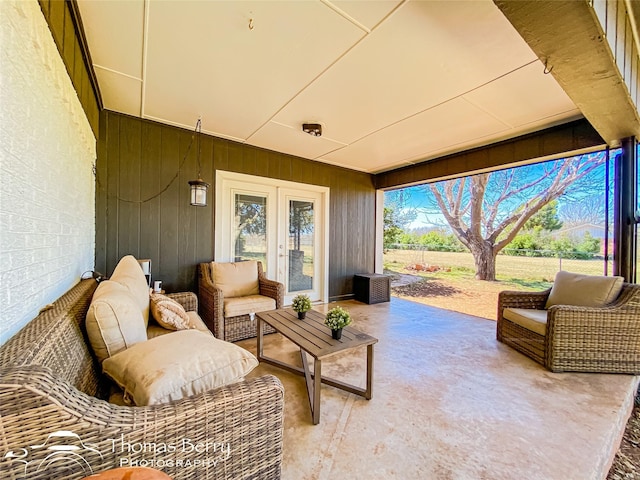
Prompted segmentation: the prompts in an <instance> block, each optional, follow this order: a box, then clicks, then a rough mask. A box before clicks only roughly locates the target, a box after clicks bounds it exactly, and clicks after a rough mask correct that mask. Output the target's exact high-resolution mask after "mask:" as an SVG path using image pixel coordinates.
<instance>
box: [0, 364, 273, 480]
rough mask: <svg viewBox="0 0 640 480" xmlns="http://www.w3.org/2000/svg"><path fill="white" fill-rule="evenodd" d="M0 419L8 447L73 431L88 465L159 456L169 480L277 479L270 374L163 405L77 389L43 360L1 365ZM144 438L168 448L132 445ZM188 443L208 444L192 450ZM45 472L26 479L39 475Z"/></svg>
mask: <svg viewBox="0 0 640 480" xmlns="http://www.w3.org/2000/svg"><path fill="white" fill-rule="evenodd" d="M0 419H1V425H2V430H3V437H4V440H5V441H6V442H5V443H4V445H5V447H7V448H9V449H13V450H17V449H19V448H29V446H30V445H40V444H42V443H43V442H45V441H46V439H47V435H48V434H50V433H53V432H57V431H61V430H64V431H71V432H73V433H74V434H76V435H78V436H79V437H80V438H81V439H82V441H83V443H84V444H92V446H94V447H95V448H96V449H97V450H98V451H99V452H100V454H101V455H95V457H94V456H92V457H91V458H90V459H89V458H86V460H87V461H88V462H89V463H90V465H91V468H92V469H93V470H94V471H101V470H106V469H109V468H114V467H117V466H127V465H131V463H127V464H125V465H121V464H120V463H121V461H122V460H123V459H124V460H125V461H126V462H142V461H145V460H146V461H147V462H151V461H160V460H162V462H163V465H162V470H163V471H164V472H165V473H167V474H168V475H169V476H171V477H172V478H173V479H174V480H184V479H196V478H197V479H207V480H212V479H215V480H217V479H227V478H249V477H250V478H280V468H281V461H282V434H283V419H284V389H283V387H282V384H281V383H280V381H279V380H278V379H277V378H276V377H274V376H272V375H265V376H263V377H259V378H253V379H250V380H246V381H243V382H239V383H236V384H233V385H229V386H226V387H221V388H218V389H215V390H211V391H209V392H206V393H203V394H200V395H195V396H192V397H189V398H186V399H184V400H181V401H177V402H172V403H168V404H163V405H155V406H149V407H121V406H116V405H112V404H110V403H107V402H105V401H103V400H99V399H97V398H94V397H91V396H88V395H86V394H84V393H82V392H80V391H78V390H77V389H75V388H74V387H73V386H71V385H69V384H68V383H66V382H64V381H61V380H57V379H55V378H53V377H52V375H51V373H50V372H49V371H48V370H47V369H46V368H44V367H41V366H28V367H22V368H18V367H13V368H6V369H3V370H0ZM144 443H147V444H155V445H156V446H157V445H163V446H165V447H166V446H170V445H172V446H173V447H170V448H164V451H160V452H159V453H158V451H157V450H156V451H155V452H154V451H149V450H146V451H145V450H144V449H142V448H139V447H140V446H141V445H143V444H144ZM132 445H134V446H135V447H134V448H131V446H132ZM195 445H209V448H208V449H207V450H206V451H203V450H202V448H201V449H200V453H198V452H196V451H194V449H193V446H195ZM214 445H217V448H214ZM187 460H190V463H191V465H190V466H188V465H185V463H184V462H185V461H187ZM195 460H198V462H195ZM203 462H208V466H205V465H204V463H203ZM214 462H215V465H217V467H215V466H214ZM147 466H153V465H151V464H150V463H147ZM7 468H8V469H9V470H10V471H11V472H13V471H14V470H15V472H14V473H15V475H11V474H9V478H22V475H23V474H24V463H19V462H14V463H12V464H10V465H9V466H8V467H7ZM3 469H4V466H3ZM248 472H250V473H251V474H250V475H249V473H248ZM49 473H50V472H43V473H42V476H41V475H37V474H36V475H35V476H30V477H29V478H30V479H38V480H44V479H45V478H48V477H47V475H48V474H49ZM56 478H77V474H76V475H75V476H73V475H70V476H69V477H67V476H62V477H56Z"/></svg>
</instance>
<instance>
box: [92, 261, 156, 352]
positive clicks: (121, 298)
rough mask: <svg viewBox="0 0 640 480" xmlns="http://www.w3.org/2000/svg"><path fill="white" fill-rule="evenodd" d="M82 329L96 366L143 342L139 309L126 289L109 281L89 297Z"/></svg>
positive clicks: (144, 339) (145, 336)
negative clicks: (97, 362)
mask: <svg viewBox="0 0 640 480" xmlns="http://www.w3.org/2000/svg"><path fill="white" fill-rule="evenodd" d="M138 268H139V267H138ZM86 327H87V335H88V337H89V342H90V343H91V347H92V348H93V352H94V353H95V355H96V357H97V358H98V360H99V361H100V362H102V361H103V360H105V359H106V358H108V357H110V356H111V355H115V354H116V353H118V352H120V351H122V350H125V349H127V348H129V347H131V346H132V345H135V344H136V343H138V342H144V341H146V340H147V332H146V324H145V321H144V319H143V317H142V313H141V311H140V306H139V305H138V303H137V302H136V301H135V299H134V298H133V296H132V295H131V293H130V292H129V289H127V287H125V286H123V285H122V284H120V283H118V282H113V281H111V280H105V281H103V282H101V283H100V285H98V288H97V289H96V291H95V293H94V294H93V299H92V300H91V305H90V306H89V310H88V311H87V317H86Z"/></svg>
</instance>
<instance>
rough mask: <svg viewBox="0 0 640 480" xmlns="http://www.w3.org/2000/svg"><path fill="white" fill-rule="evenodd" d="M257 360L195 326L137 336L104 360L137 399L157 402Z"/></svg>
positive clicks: (234, 376) (217, 382)
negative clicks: (144, 337) (149, 336)
mask: <svg viewBox="0 0 640 480" xmlns="http://www.w3.org/2000/svg"><path fill="white" fill-rule="evenodd" d="M256 366H258V360H257V359H256V357H255V356H253V355H252V354H251V353H250V352H248V351H247V350H245V349H244V348H241V347H239V346H237V345H234V344H233V343H230V342H225V341H224V340H219V339H217V338H215V337H214V336H212V335H207V334H205V333H203V332H199V331H198V330H180V331H177V332H173V333H171V334H170V335H161V336H159V337H156V338H152V339H151V340H147V341H146V342H141V343H138V344H136V345H134V346H133V347H131V348H128V349H127V350H124V351H122V352H120V353H118V354H117V355H114V356H113V357H111V358H108V359H107V360H105V361H104V363H103V365H102V367H103V371H104V373H105V374H106V375H108V376H109V377H110V378H111V379H113V380H114V381H115V382H116V383H117V384H118V385H119V386H120V387H121V388H122V389H123V390H124V392H125V399H131V400H132V401H133V402H134V403H135V404H136V405H138V406H143V405H157V404H161V403H167V402H170V401H173V400H180V399H182V398H186V397H190V396H192V395H196V394H199V393H203V392H206V391H209V390H212V389H214V388H218V387H221V386H223V385H227V384H230V383H234V382H237V381H239V380H241V379H242V378H244V376H245V375H247V374H248V373H249V372H251V370H253V369H254V368H255V367H256Z"/></svg>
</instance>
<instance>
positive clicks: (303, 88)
mask: <svg viewBox="0 0 640 480" xmlns="http://www.w3.org/2000/svg"><path fill="white" fill-rule="evenodd" d="M405 3H406V0H402V2H400V3H399V4H398V5H396V7H395V8H394V9H393V10H392V11H391V12H389V13H388V14H387V15H385V17H384V18H383V19H382V20H380V21H379V22H378V23H377V24H376V25H375V26H374V27H373V28H372V29H371V31H370V32H369V33H366V34H365V35H363V36H362V37H361V38H360V39H358V41H357V42H356V43H354V44H353V45H351V47H349V48H348V49H347V50H346V51H345V52H344V53H343V54H342V55H340V56H339V57H338V58H337V59H336V60H335V61H333V62H332V63H331V64H329V65H328V66H327V67H326V68H325V69H324V70H322V71H321V72H320V73H319V74H318V75H316V76H315V77H314V78H313V79H312V80H311V81H310V82H308V83H307V84H306V85H305V86H304V87H302V88H301V89H300V90H299V91H298V92H296V94H295V95H293V96H292V97H291V98H290V99H289V100H288V101H287V102H286V103H285V104H284V105H283V106H282V107H280V108H279V109H278V110H277V111H276V112H275V113H274V114H273V115H271V117H269V119H268V120H267V121H265V122H264V123H263V124H262V125H260V126H259V127H258V128H256V129H255V130H254V131H253V132H251V133H250V134H249V135H248V136H247V137H246V138H245V139H244V142H245V143H246V142H247V141H248V140H249V139H250V138H251V137H253V136H254V135H255V134H256V133H258V131H259V130H261V129H262V128H264V126H265V125H267V124H268V123H269V122H271V121H272V120H273V119H274V118H275V117H276V116H277V115H278V114H279V113H280V112H282V111H283V110H284V109H285V108H287V107H288V106H289V104H290V103H291V102H293V101H294V100H295V99H296V98H297V97H298V96H299V95H300V94H301V93H302V92H304V91H305V90H306V89H307V88H309V86H311V85H312V84H313V83H314V82H315V81H316V80H318V79H319V78H320V77H322V76H323V75H324V74H325V73H326V72H327V71H329V69H330V68H331V67H333V66H334V65H336V64H337V63H338V62H339V61H341V60H342V59H343V58H344V57H345V56H346V55H348V54H349V52H351V50H353V49H354V48H355V47H357V46H358V45H359V44H360V42H362V41H363V40H364V39H365V38H367V37H368V36H369V35H370V34H371V33H373V32H374V31H375V30H376V29H377V28H378V27H379V26H380V25H382V23H384V22H385V21H386V20H387V19H388V18H389V17H391V16H392V15H394V14H395V13H396V12H397V11H398V10H399V9H400V7H402V6H403V5H405ZM346 145H350V144H346Z"/></svg>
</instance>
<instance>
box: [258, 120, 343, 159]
mask: <svg viewBox="0 0 640 480" xmlns="http://www.w3.org/2000/svg"><path fill="white" fill-rule="evenodd" d="M247 143H249V144H251V145H257V146H260V147H262V148H268V149H269V150H276V151H280V152H282V153H288V154H290V155H297V156H299V157H304V158H311V159H313V158H317V157H320V156H322V155H324V154H326V153H328V152H331V151H333V150H335V149H337V148H341V147H344V144H341V143H338V142H335V141H332V140H330V139H329V138H327V137H326V136H324V135H323V136H322V137H313V136H311V135H309V134H308V133H304V132H303V131H302V129H300V128H295V129H294V128H291V127H289V126H286V125H281V124H279V123H275V122H269V123H267V124H266V125H265V126H264V127H262V128H261V129H260V130H258V132H256V134H255V135H252V136H251V138H250V139H249V141H248V142H247ZM282 145H286V149H284V150H283V149H282Z"/></svg>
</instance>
